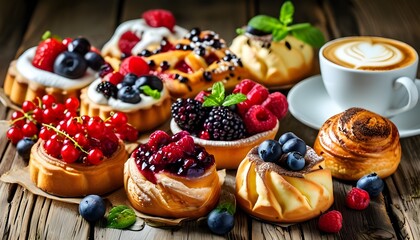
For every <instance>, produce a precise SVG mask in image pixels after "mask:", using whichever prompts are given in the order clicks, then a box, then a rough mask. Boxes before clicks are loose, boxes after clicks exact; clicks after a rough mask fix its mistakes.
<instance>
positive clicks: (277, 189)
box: [236, 147, 334, 223]
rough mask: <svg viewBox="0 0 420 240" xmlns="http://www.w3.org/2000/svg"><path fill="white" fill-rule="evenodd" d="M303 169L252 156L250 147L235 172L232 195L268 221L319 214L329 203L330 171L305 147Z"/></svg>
mask: <svg viewBox="0 0 420 240" xmlns="http://www.w3.org/2000/svg"><path fill="white" fill-rule="evenodd" d="M308 152H309V153H311V154H310V155H306V156H305V159H306V162H308V163H310V162H312V163H313V164H308V165H306V167H305V168H304V170H303V171H300V172H297V173H296V172H291V171H289V170H286V169H283V168H281V167H279V166H278V165H276V164H275V163H271V162H264V161H262V160H261V159H260V158H258V157H256V156H257V155H258V153H257V147H255V148H253V149H252V150H251V151H250V153H249V154H248V155H247V156H246V158H245V159H244V160H243V161H242V162H241V164H240V165H239V168H238V171H237V174H236V199H237V201H238V204H239V206H241V208H242V209H244V210H245V211H246V212H247V213H249V214H250V215H252V216H254V217H256V218H259V219H262V220H265V221H270V222H277V223H294V222H302V221H305V220H308V219H311V218H314V217H316V216H318V215H320V214H321V213H322V212H324V211H326V210H327V209H328V208H329V207H330V206H331V205H332V203H333V201H334V196H333V185H332V177H331V172H330V171H329V170H328V169H323V168H322V166H323V161H322V158H319V157H316V158H314V159H309V158H313V157H314V156H316V155H314V154H313V153H314V152H313V149H310V148H309V149H308Z"/></svg>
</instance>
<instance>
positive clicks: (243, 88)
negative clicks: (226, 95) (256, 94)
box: [233, 79, 256, 95]
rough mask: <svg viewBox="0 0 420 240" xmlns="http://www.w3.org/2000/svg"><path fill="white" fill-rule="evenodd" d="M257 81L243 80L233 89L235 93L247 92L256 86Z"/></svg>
mask: <svg viewBox="0 0 420 240" xmlns="http://www.w3.org/2000/svg"><path fill="white" fill-rule="evenodd" d="M255 84H256V83H255V82H254V81H252V80H249V79H244V80H242V81H241V82H240V83H239V84H238V85H236V86H235V89H233V93H243V94H245V95H246V94H247V93H249V91H251V89H252V88H253V87H254V86H255Z"/></svg>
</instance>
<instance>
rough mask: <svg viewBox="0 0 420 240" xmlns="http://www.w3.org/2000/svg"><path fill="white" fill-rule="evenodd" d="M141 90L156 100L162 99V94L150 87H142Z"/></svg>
mask: <svg viewBox="0 0 420 240" xmlns="http://www.w3.org/2000/svg"><path fill="white" fill-rule="evenodd" d="M140 90H142V91H143V93H144V94H146V95H148V96H151V97H152V98H154V99H159V98H160V92H159V91H158V90H156V89H152V88H151V87H150V86H149V85H143V86H141V87H140Z"/></svg>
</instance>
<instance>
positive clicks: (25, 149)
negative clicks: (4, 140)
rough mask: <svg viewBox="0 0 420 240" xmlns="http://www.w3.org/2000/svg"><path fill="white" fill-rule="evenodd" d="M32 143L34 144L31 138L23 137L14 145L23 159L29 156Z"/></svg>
mask: <svg viewBox="0 0 420 240" xmlns="http://www.w3.org/2000/svg"><path fill="white" fill-rule="evenodd" d="M34 144H35V141H34V140H32V139H31V138H28V137H25V138H23V139H21V140H19V142H18V143H17V145H16V150H17V152H18V154H19V155H20V156H21V157H22V158H23V159H24V160H28V159H29V156H30V154H31V148H32V146H33V145H34Z"/></svg>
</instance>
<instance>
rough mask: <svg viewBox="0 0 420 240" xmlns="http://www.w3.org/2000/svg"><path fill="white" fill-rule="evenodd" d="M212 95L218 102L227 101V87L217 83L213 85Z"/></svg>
mask: <svg viewBox="0 0 420 240" xmlns="http://www.w3.org/2000/svg"><path fill="white" fill-rule="evenodd" d="M210 95H211V96H213V97H214V98H215V99H216V100H217V101H218V102H222V101H223V99H225V87H224V86H223V83H221V82H216V83H215V84H213V87H212V88H211V94H210Z"/></svg>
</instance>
